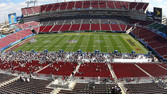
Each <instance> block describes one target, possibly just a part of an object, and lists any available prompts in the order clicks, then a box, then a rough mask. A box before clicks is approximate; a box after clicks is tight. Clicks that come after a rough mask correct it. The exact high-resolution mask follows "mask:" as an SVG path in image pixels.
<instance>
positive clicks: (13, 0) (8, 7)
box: [0, 0, 167, 23]
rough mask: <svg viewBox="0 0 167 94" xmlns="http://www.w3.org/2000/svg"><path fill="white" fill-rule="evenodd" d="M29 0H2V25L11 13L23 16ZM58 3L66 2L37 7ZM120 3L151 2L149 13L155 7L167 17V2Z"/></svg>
mask: <svg viewBox="0 0 167 94" xmlns="http://www.w3.org/2000/svg"><path fill="white" fill-rule="evenodd" d="M26 1H27V0H0V23H2V22H4V21H6V20H7V19H8V18H7V17H8V14H9V13H16V14H17V16H20V15H21V8H24V7H26V3H25V2H26ZM57 1H59V2H63V1H64V0H38V3H37V5H42V4H49V3H56V2H57ZM65 1H78V0H65ZM119 1H138V2H141V1H142V2H149V3H150V5H149V8H148V9H149V11H153V7H160V8H163V15H164V16H167V0H119Z"/></svg>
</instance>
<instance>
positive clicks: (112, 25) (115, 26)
mask: <svg viewBox="0 0 167 94" xmlns="http://www.w3.org/2000/svg"><path fill="white" fill-rule="evenodd" d="M110 26H111V29H112V30H113V31H121V29H120V27H119V25H118V24H110Z"/></svg>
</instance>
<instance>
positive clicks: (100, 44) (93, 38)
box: [15, 33, 148, 53]
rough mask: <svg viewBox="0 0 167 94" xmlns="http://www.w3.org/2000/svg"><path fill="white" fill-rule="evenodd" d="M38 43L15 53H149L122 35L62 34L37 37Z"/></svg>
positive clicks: (129, 37) (131, 38)
mask: <svg viewBox="0 0 167 94" xmlns="http://www.w3.org/2000/svg"><path fill="white" fill-rule="evenodd" d="M33 37H36V39H37V42H35V43H32V44H31V43H30V42H28V43H25V44H23V45H22V46H20V47H18V48H16V49H15V51H18V50H22V51H30V50H31V49H34V50H35V51H44V50H45V49H47V50H48V51H59V50H60V49H62V50H64V51H70V52H76V51H77V50H79V49H80V50H82V51H83V52H94V51H95V50H100V52H113V51H114V50H118V51H119V52H122V53H130V52H131V51H132V50H134V51H136V53H147V52H148V51H147V50H146V49H145V48H144V47H143V46H142V45H141V44H140V43H139V42H138V41H136V40H135V39H134V38H133V37H131V36H130V35H127V34H120V33H62V34H41V35H35V36H33Z"/></svg>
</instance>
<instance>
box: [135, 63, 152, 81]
mask: <svg viewBox="0 0 167 94" xmlns="http://www.w3.org/2000/svg"><path fill="white" fill-rule="evenodd" d="M135 66H136V67H138V68H139V69H140V70H141V71H143V72H144V73H146V74H147V75H148V76H149V77H152V78H153V76H152V75H151V74H149V73H148V72H146V71H145V70H144V69H142V68H141V67H140V66H138V65H137V64H135Z"/></svg>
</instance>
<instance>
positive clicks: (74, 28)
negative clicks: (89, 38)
mask: <svg viewBox="0 0 167 94" xmlns="http://www.w3.org/2000/svg"><path fill="white" fill-rule="evenodd" d="M79 28H80V24H73V25H72V27H71V29H70V31H79Z"/></svg>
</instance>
